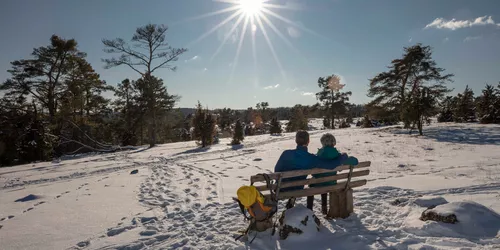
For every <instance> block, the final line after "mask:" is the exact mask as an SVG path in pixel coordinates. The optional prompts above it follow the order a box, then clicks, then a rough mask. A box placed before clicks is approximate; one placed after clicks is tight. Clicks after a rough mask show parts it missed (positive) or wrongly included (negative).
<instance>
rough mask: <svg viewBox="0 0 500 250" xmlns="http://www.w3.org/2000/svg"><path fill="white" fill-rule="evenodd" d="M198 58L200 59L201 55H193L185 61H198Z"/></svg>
mask: <svg viewBox="0 0 500 250" xmlns="http://www.w3.org/2000/svg"><path fill="white" fill-rule="evenodd" d="M197 60H200V57H199V56H193V57H191V58H189V59H187V60H184V62H185V63H188V62H192V61H197Z"/></svg>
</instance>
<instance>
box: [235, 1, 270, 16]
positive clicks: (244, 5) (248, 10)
mask: <svg viewBox="0 0 500 250" xmlns="http://www.w3.org/2000/svg"><path fill="white" fill-rule="evenodd" d="M264 2H265V0H239V1H238V6H239V7H240V10H241V11H243V13H245V14H246V15H247V16H258V15H259V14H260V13H261V12H262V8H263V6H264Z"/></svg>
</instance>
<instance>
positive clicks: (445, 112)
mask: <svg viewBox="0 0 500 250" xmlns="http://www.w3.org/2000/svg"><path fill="white" fill-rule="evenodd" d="M453 108H454V97H452V96H447V97H446V98H445V99H444V100H443V101H442V102H441V103H440V109H441V111H440V113H439V116H438V122H452V121H453Z"/></svg>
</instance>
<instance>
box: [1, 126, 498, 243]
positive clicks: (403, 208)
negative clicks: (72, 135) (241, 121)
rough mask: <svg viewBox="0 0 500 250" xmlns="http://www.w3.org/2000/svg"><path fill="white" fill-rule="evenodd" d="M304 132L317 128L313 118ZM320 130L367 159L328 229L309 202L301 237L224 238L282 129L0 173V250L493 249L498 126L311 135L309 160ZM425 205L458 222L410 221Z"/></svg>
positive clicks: (285, 137) (268, 166)
mask: <svg viewBox="0 0 500 250" xmlns="http://www.w3.org/2000/svg"><path fill="white" fill-rule="evenodd" d="M310 125H311V126H312V127H317V128H321V127H322V121H321V120H320V119H318V120H313V121H311V122H310ZM326 132H330V133H333V134H334V135H335V137H336V139H337V148H338V149H339V150H340V151H342V152H346V153H348V154H349V155H353V156H356V157H358V159H359V160H360V161H371V162H372V164H371V167H370V170H371V172H370V175H369V176H367V179H368V180H369V182H368V184H367V185H366V186H363V187H360V188H356V189H355V192H354V213H353V214H351V216H349V217H348V218H346V219H338V220H331V221H328V220H326V219H325V218H324V216H323V215H321V212H320V210H319V209H320V206H317V205H316V206H315V207H314V209H315V210H314V213H315V214H316V215H317V216H318V218H319V219H320V221H321V225H322V226H321V228H320V232H317V233H314V234H313V233H312V232H311V234H305V235H307V237H306V236H299V237H294V236H291V237H290V238H289V239H287V240H279V237H277V236H276V235H275V236H271V233H270V232H261V233H258V234H257V236H256V239H255V240H254V241H253V243H252V244H248V243H244V242H240V241H235V240H234V238H233V237H234V236H235V235H237V231H238V230H241V229H244V228H246V226H247V224H246V222H244V220H243V216H242V215H241V213H240V211H239V208H238V206H237V204H236V203H234V202H233V201H232V199H231V198H232V197H233V196H235V195H236V190H237V189H238V188H239V187H240V186H242V185H248V184H249V177H250V176H251V175H254V174H257V173H260V172H272V171H273V168H274V164H275V163H276V161H277V160H278V157H279V156H280V153H281V152H282V151H283V150H285V149H290V148H294V147H295V142H294V140H295V135H294V133H283V134H282V135H280V136H270V135H260V136H252V137H246V138H245V140H244V141H243V145H242V146H238V147H232V146H230V145H228V144H229V143H230V141H231V138H224V139H221V140H220V143H219V144H217V145H213V146H211V147H210V148H206V149H199V148H197V146H196V144H195V143H194V142H181V143H173V144H164V145H158V146H157V147H154V148H151V149H148V148H146V147H139V148H137V149H134V150H130V151H121V152H116V153H110V154H87V155H77V156H73V157H65V158H63V159H59V160H56V161H53V162H41V163H34V164H26V165H22V166H15V167H8V168H1V169H0V249H68V248H73V249H148V248H149V249H176V248H180V249H246V248H249V249H387V248H391V249H458V248H464V249H494V248H497V247H499V246H500V236H499V233H498V232H499V228H498V225H499V224H500V223H499V222H498V214H499V213H500V181H499V180H500V154H499V153H498V152H500V126H498V125H481V124H453V123H445V124H432V125H431V126H428V127H425V129H424V134H425V135H424V136H416V135H409V134H408V133H407V131H406V130H401V129H398V128H397V126H389V127H384V128H370V129H361V128H355V127H352V128H349V129H342V130H314V131H310V134H311V144H310V146H309V151H310V152H313V153H316V151H317V149H318V148H319V147H320V140H319V139H320V137H321V135H322V134H323V133H326ZM136 169H137V170H138V174H133V175H131V174H130V172H131V171H132V170H136ZM318 198H319V197H318ZM17 200H19V202H16V201H17ZM396 200H398V202H395V201H396ZM296 204H297V206H299V205H304V204H305V199H304V198H303V199H298V200H297V201H296ZM315 204H320V201H319V200H317V201H315ZM281 205H284V204H281ZM433 205H437V207H436V208H434V210H436V211H438V212H440V213H445V212H453V213H455V214H456V215H457V218H458V220H459V223H457V224H453V225H451V224H444V223H441V222H433V221H426V222H424V221H421V220H420V219H419V218H420V216H421V214H422V212H423V211H424V210H426V209H427V207H429V206H433ZM279 211H280V212H279V213H281V212H282V211H284V210H283V207H282V206H280V210H279ZM291 211H293V210H291ZM306 212H307V211H306ZM252 236H253V235H252Z"/></svg>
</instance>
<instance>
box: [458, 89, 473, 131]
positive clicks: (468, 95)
mask: <svg viewBox="0 0 500 250" xmlns="http://www.w3.org/2000/svg"><path fill="white" fill-rule="evenodd" d="M457 101H458V102H457V106H456V109H455V115H454V119H455V121H456V122H472V121H475V120H476V107H475V105H474V92H472V90H471V89H470V88H469V86H466V87H465V90H464V92H463V93H462V94H459V95H458V96H457Z"/></svg>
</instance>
